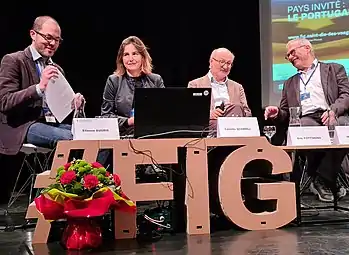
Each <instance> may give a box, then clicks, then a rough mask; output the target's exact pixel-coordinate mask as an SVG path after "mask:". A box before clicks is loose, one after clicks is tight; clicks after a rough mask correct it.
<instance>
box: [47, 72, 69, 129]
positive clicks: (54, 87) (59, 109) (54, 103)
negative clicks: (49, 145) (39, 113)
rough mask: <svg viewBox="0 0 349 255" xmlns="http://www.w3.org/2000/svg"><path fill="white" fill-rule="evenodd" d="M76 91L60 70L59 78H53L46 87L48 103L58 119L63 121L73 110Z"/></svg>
mask: <svg viewBox="0 0 349 255" xmlns="http://www.w3.org/2000/svg"><path fill="white" fill-rule="evenodd" d="M74 95H75V93H74V91H73V89H72V88H71V87H70V85H69V83H68V81H67V80H66V79H65V77H64V75H63V74H62V73H61V72H60V71H59V70H58V78H57V79H51V80H50V81H49V82H48V84H47V87H46V91H45V96H46V101H47V105H48V107H49V108H50V110H51V112H52V114H53V115H54V116H55V117H56V119H57V121H58V122H59V123H61V122H62V121H63V120H64V119H65V118H66V117H67V116H68V115H69V114H70V113H71V112H72V110H73V109H72V101H73V100H74Z"/></svg>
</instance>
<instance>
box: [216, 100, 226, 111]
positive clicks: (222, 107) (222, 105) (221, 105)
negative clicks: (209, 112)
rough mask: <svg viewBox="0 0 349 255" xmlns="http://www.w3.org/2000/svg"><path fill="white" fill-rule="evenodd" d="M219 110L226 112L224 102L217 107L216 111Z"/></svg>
mask: <svg viewBox="0 0 349 255" xmlns="http://www.w3.org/2000/svg"><path fill="white" fill-rule="evenodd" d="M217 108H219V109H221V110H222V111H224V108H225V105H224V102H223V101H222V103H221V104H220V105H218V106H216V109H217Z"/></svg>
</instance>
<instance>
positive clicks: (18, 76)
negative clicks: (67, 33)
mask: <svg viewBox="0 0 349 255" xmlns="http://www.w3.org/2000/svg"><path fill="white" fill-rule="evenodd" d="M30 37H31V39H32V43H31V45H30V46H28V47H27V48H26V49H25V50H24V51H18V52H15V53H11V54H7V55H5V56H4V57H3V58H2V61H1V66H0V154H6V155H15V154H17V153H18V152H19V151H20V149H21V147H22V145H23V143H31V144H34V145H36V146H40V147H46V148H54V147H55V145H56V143H57V141H59V140H69V139H72V133H71V125H66V124H60V123H58V122H57V120H56V119H55V117H54V116H53V115H52V113H51V111H50V109H49V108H48V106H47V103H46V100H45V90H46V87H47V84H48V83H49V80H50V79H52V78H55V77H57V76H58V74H59V72H61V73H62V74H64V73H63V70H62V69H61V68H60V67H59V66H58V65H56V64H54V63H53V62H52V59H51V57H52V56H53V55H54V53H55V52H56V50H57V49H58V47H59V45H60V43H61V41H62V38H61V29H60V26H59V25H58V23H57V21H56V20H54V19H53V18H52V17H48V16H40V17H38V18H36V19H35V21H34V24H33V27H32V29H31V30H30ZM82 100H83V97H82V95H81V94H79V93H77V94H76V95H75V99H74V102H75V105H77V106H78V107H79V106H80V105H81V102H82Z"/></svg>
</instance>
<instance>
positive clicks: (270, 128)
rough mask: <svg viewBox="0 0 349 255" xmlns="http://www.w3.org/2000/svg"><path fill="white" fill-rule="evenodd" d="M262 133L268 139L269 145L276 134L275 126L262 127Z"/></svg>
mask: <svg viewBox="0 0 349 255" xmlns="http://www.w3.org/2000/svg"><path fill="white" fill-rule="evenodd" d="M263 133H264V134H265V136H266V137H267V138H268V141H269V143H271V138H272V137H273V136H274V135H275V133H276V127H275V126H264V128H263Z"/></svg>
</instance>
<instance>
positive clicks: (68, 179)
mask: <svg viewBox="0 0 349 255" xmlns="http://www.w3.org/2000/svg"><path fill="white" fill-rule="evenodd" d="M74 180H76V174H75V172H74V171H66V172H64V174H62V176H61V183H62V184H70V183H72V181H74Z"/></svg>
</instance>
